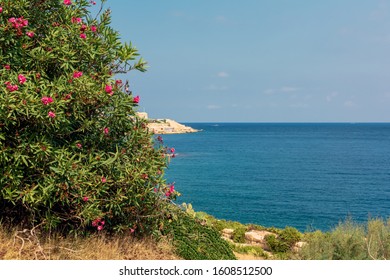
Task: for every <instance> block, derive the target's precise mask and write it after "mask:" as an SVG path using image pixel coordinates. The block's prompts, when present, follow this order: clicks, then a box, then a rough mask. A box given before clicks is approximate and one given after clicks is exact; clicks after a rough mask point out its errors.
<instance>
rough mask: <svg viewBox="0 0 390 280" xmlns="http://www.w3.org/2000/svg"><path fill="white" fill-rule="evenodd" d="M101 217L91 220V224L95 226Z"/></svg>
mask: <svg viewBox="0 0 390 280" xmlns="http://www.w3.org/2000/svg"><path fill="white" fill-rule="evenodd" d="M100 221H101V219H100V218H97V219H95V220H93V221H92V226H93V227H97V226H98V225H99V223H100Z"/></svg>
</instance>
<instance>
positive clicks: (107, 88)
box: [104, 85, 113, 95]
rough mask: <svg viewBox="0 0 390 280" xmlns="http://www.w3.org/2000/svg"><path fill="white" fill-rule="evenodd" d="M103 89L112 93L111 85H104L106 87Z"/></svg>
mask: <svg viewBox="0 0 390 280" xmlns="http://www.w3.org/2000/svg"><path fill="white" fill-rule="evenodd" d="M104 90H105V91H106V92H107V93H108V94H109V95H112V94H113V91H112V86H110V85H106V87H105V88H104Z"/></svg>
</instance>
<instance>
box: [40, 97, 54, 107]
mask: <svg viewBox="0 0 390 280" xmlns="http://www.w3.org/2000/svg"><path fill="white" fill-rule="evenodd" d="M41 102H42V103H43V105H47V104H50V103H52V102H53V98H51V97H48V96H44V97H42V98H41Z"/></svg>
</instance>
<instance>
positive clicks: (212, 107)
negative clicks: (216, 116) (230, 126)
mask: <svg viewBox="0 0 390 280" xmlns="http://www.w3.org/2000/svg"><path fill="white" fill-rule="evenodd" d="M220 108H221V106H219V105H207V109H209V110H215V109H220Z"/></svg>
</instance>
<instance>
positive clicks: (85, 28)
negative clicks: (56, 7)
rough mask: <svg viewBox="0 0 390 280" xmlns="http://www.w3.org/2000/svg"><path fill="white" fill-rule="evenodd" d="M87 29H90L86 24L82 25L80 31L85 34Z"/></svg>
mask: <svg viewBox="0 0 390 280" xmlns="http://www.w3.org/2000/svg"><path fill="white" fill-rule="evenodd" d="M87 28H88V26H86V25H85V24H82V25H81V27H80V31H81V32H84V31H85V30H87Z"/></svg>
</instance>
